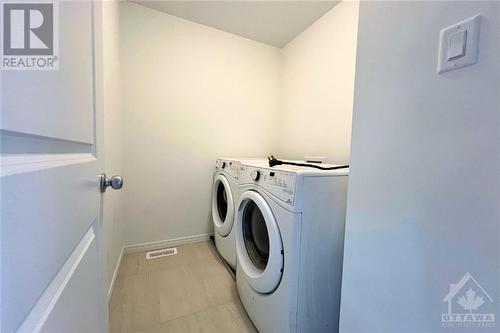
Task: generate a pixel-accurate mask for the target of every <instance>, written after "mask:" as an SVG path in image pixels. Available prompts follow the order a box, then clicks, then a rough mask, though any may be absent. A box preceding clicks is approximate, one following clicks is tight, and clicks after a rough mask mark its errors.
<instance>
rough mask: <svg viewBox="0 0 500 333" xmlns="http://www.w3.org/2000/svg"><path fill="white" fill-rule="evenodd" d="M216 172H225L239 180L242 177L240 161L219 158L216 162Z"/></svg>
mask: <svg viewBox="0 0 500 333" xmlns="http://www.w3.org/2000/svg"><path fill="white" fill-rule="evenodd" d="M215 172H224V173H225V174H226V175H228V176H229V177H231V178H233V179H235V180H238V179H239V178H240V162H238V161H231V160H223V159H218V160H217V161H216V162H215Z"/></svg>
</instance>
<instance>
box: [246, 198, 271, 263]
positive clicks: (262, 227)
mask: <svg viewBox="0 0 500 333" xmlns="http://www.w3.org/2000/svg"><path fill="white" fill-rule="evenodd" d="M242 223H243V226H242V227H243V240H244V242H245V248H246V249H247V252H248V256H249V257H250V260H251V261H252V263H253V264H254V265H255V267H257V268H258V269H260V270H262V271H263V270H264V269H266V266H267V261H268V260H269V234H268V232H267V226H266V221H265V220H264V216H262V212H261V211H260V209H259V207H258V206H257V204H256V203H255V202H254V201H250V202H249V203H248V204H247V205H246V207H245V211H244V212H243V218H242Z"/></svg>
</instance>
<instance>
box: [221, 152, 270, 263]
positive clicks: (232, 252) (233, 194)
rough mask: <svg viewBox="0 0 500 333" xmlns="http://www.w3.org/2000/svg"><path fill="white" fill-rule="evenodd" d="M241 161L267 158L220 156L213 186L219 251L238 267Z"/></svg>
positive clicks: (259, 163)
mask: <svg viewBox="0 0 500 333" xmlns="http://www.w3.org/2000/svg"><path fill="white" fill-rule="evenodd" d="M241 161H246V162H251V163H253V164H255V165H265V164H266V163H267V160H265V159H241V158H218V159H217V161H216V163H215V174H214V182H213V186H212V221H213V224H214V240H215V246H216V247H217V250H218V252H219V253H220V255H221V256H222V258H224V260H225V261H226V262H227V264H228V265H229V266H230V267H231V268H233V269H236V237H235V231H234V227H233V226H234V211H235V205H236V204H237V202H238V191H239V190H238V182H239V174H240V164H241Z"/></svg>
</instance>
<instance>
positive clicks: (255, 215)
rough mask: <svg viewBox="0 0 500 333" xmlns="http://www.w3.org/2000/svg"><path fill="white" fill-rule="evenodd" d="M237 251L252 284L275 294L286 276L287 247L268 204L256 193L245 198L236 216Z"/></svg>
mask: <svg viewBox="0 0 500 333" xmlns="http://www.w3.org/2000/svg"><path fill="white" fill-rule="evenodd" d="M236 221H237V222H236V223H237V224H236V250H237V253H238V261H239V263H240V265H241V267H242V269H243V274H244V276H245V277H246V279H247V281H248V283H249V284H250V286H251V287H252V289H254V290H255V291H257V292H259V293H271V292H273V291H274V290H275V289H276V288H277V287H278V285H279V283H280V281H281V276H282V274H283V243H282V241H281V234H280V232H279V229H278V225H277V223H276V219H275V218H274V215H273V213H272V211H271V208H270V207H269V205H268V204H267V202H266V200H265V199H264V198H263V197H262V196H261V195H260V194H259V193H257V192H255V191H246V192H244V193H243V194H242V196H241V198H240V202H239V205H238V211H237V215H236Z"/></svg>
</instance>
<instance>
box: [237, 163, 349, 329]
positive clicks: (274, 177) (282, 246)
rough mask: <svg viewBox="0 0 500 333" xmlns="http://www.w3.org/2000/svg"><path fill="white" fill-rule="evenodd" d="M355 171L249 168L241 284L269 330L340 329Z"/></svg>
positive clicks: (240, 239) (256, 319)
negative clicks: (347, 225)
mask: <svg viewBox="0 0 500 333" xmlns="http://www.w3.org/2000/svg"><path fill="white" fill-rule="evenodd" d="M324 166H328V165H324ZM348 174H349V171H348V169H340V170H334V171H323V170H316V169H310V168H303V167H294V166H278V167H273V168H270V167H263V166H256V165H245V164H244V163H243V164H242V165H241V168H240V187H239V188H240V198H239V201H238V204H237V209H236V217H235V224H236V226H235V227H236V249H237V256H238V258H237V269H236V285H237V289H238V293H239V295H240V299H241V302H242V304H243V306H244V307H245V310H246V311H247V313H248V315H249V317H250V318H251V320H252V321H253V323H254V325H255V327H256V328H257V329H258V330H259V331H260V332H261V333H267V332H336V331H337V330H338V318H339V306H340V288H341V276H342V256H343V241H344V226H345V211H346V200H347V179H348Z"/></svg>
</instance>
